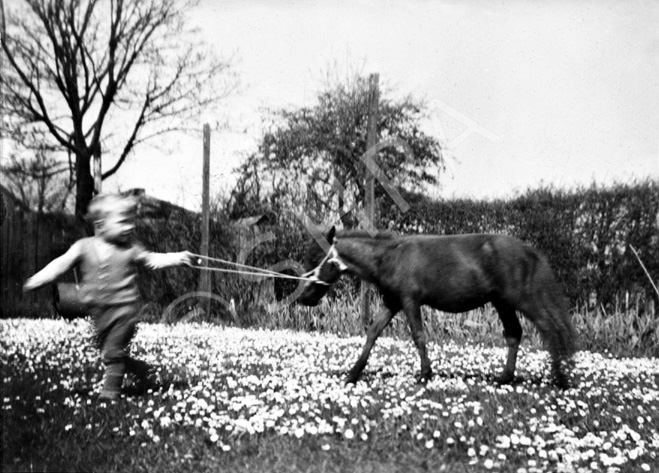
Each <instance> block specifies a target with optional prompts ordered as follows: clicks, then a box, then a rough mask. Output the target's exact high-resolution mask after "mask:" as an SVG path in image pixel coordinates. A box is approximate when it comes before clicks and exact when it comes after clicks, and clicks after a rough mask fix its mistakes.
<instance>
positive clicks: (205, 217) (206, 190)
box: [199, 124, 211, 317]
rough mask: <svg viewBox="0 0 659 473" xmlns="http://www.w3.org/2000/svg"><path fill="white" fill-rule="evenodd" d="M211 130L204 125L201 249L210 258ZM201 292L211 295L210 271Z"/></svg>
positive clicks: (208, 304) (206, 300)
mask: <svg viewBox="0 0 659 473" xmlns="http://www.w3.org/2000/svg"><path fill="white" fill-rule="evenodd" d="M210 156H211V128H210V126H209V125H208V124H205V125H204V165H203V175H202V191H201V248H200V251H199V252H200V254H201V255H202V256H208V241H209V233H210V215H209V213H210V203H209V201H210V161H211V158H210ZM203 265H204V267H207V266H208V260H207V259H206V258H204V260H203ZM199 291H200V292H204V293H207V294H210V292H211V278H210V272H209V271H201V273H200V275H199ZM202 308H203V310H204V312H205V314H206V317H208V316H209V315H210V308H211V298H210V297H206V298H204V304H203V306H202Z"/></svg>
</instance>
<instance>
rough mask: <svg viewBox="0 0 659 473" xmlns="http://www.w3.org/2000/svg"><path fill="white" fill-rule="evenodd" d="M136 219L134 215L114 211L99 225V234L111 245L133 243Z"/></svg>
mask: <svg viewBox="0 0 659 473" xmlns="http://www.w3.org/2000/svg"><path fill="white" fill-rule="evenodd" d="M134 229H135V219H134V218H133V215H132V214H131V213H128V212H123V211H121V210H113V211H110V212H108V213H107V214H106V217H105V218H104V219H103V220H100V221H99V222H98V224H97V233H98V235H99V236H100V237H102V238H103V239H105V240H106V241H109V242H111V243H115V244H120V245H125V244H128V243H130V242H131V240H132V238H133V230H134Z"/></svg>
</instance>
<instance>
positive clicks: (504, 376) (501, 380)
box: [494, 371, 515, 384]
mask: <svg viewBox="0 0 659 473" xmlns="http://www.w3.org/2000/svg"><path fill="white" fill-rule="evenodd" d="M514 379H515V374H514V373H507V372H505V371H504V372H503V373H501V374H500V375H499V376H497V377H496V378H494V381H495V382H496V383H497V384H510V383H512V382H513V380H514Z"/></svg>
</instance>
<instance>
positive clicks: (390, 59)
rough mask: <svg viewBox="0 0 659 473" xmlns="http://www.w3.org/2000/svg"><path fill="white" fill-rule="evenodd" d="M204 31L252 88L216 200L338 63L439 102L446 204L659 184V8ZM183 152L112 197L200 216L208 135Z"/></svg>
mask: <svg viewBox="0 0 659 473" xmlns="http://www.w3.org/2000/svg"><path fill="white" fill-rule="evenodd" d="M190 21H191V22H192V24H194V25H197V26H198V27H199V28H200V29H201V32H202V34H203V35H204V37H205V38H206V40H207V41H208V42H209V43H211V44H213V45H214V46H215V47H217V49H218V50H219V51H221V52H222V53H224V54H226V55H227V56H229V55H234V57H235V58H236V63H235V66H234V70H235V72H236V73H237V74H238V75H239V77H240V80H241V91H240V92H239V93H238V94H236V95H235V96H233V97H231V98H230V99H229V100H227V102H226V107H225V109H226V118H227V119H228V121H229V123H230V129H228V130H226V131H224V132H221V133H220V132H215V133H213V136H212V140H211V193H216V192H223V191H226V190H230V189H231V187H232V184H233V182H235V177H234V176H233V175H232V169H233V168H235V166H237V165H238V164H239V163H240V162H241V160H242V159H244V156H245V154H246V153H249V152H250V151H252V150H254V149H255V146H256V142H257V139H258V132H259V128H258V122H259V117H260V116H262V113H263V111H262V110H263V108H280V107H299V106H302V105H311V104H313V102H314V99H315V97H316V93H317V91H318V90H319V88H320V86H321V84H322V77H323V73H324V71H326V70H327V69H328V67H329V66H330V65H331V64H334V63H335V64H338V67H339V69H341V68H345V69H348V68H352V69H354V68H357V69H359V70H361V71H362V73H363V74H364V75H368V74H371V73H378V74H379V77H380V87H381V88H383V89H384V88H388V89H391V90H394V91H395V93H400V94H412V96H414V97H416V98H420V99H424V100H425V101H426V103H427V104H428V111H429V112H430V118H429V120H428V121H427V123H425V124H424V126H425V129H426V132H427V133H431V134H434V135H435V136H437V137H438V138H439V139H440V140H441V141H442V143H443V144H444V146H445V156H446V158H447V170H446V172H444V173H442V174H441V175H440V187H439V188H438V189H436V190H434V191H433V192H434V194H435V196H436V197H442V198H451V197H472V198H477V199H492V198H505V197H510V196H513V195H515V193H519V192H523V191H524V190H525V189H527V188H533V187H537V186H539V185H542V184H545V185H554V186H557V187H567V188H570V187H574V186H577V185H590V184H592V183H598V184H610V183H612V182H629V181H630V180H631V179H634V178H644V177H648V176H649V177H652V178H654V179H659V28H658V27H657V25H659V2H657V1H656V0H639V1H622V0H620V1H610V0H597V1H594V0H593V1H562V0H558V1H553V2H535V1H533V2H532V1H521V0H517V1H507V0H503V1H498V2H492V1H489V0H487V1H486V0H483V1H480V0H466V1H452V0H451V1H429V0H404V1H403V0H389V1H387V0H384V1H374V0H373V1H371V0H354V1H344V0H338V1H322V2H321V1H313V0H307V1H291V0H227V1H220V0H202V1H201V4H200V5H199V7H198V9H197V10H195V11H193V12H190ZM202 126H203V123H201V122H200V123H199V129H200V130H201V128H202ZM170 149H171V150H172V153H171V155H169V156H164V155H163V154H162V152H161V151H158V152H156V151H154V150H151V151H150V150H148V149H146V150H143V151H142V152H139V153H138V154H137V155H136V156H134V157H132V158H131V159H130V161H127V162H126V164H124V166H123V167H122V169H121V170H120V171H119V172H118V173H117V174H116V175H115V176H114V177H112V178H110V179H108V181H106V183H105V184H104V186H105V189H108V190H113V189H123V190H125V189H129V188H133V187H143V188H145V190H146V192H147V193H148V194H150V195H153V196H155V197H158V198H162V199H165V200H170V201H172V202H174V203H177V204H180V205H184V206H186V207H188V208H199V207H200V202H201V170H202V156H203V152H202V149H203V148H202V139H201V135H199V136H198V137H186V138H172V143H171V146H170ZM145 170H148V171H145ZM154 170H155V172H154ZM145 173H148V175H149V179H144V176H145ZM105 189H104V190H105Z"/></svg>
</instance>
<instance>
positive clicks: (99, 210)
mask: <svg viewBox="0 0 659 473" xmlns="http://www.w3.org/2000/svg"><path fill="white" fill-rule="evenodd" d="M136 211H137V201H136V200H135V199H134V198H133V197H130V196H124V195H121V194H98V195H97V196H96V197H94V198H93V199H92V201H91V203H90V204H89V209H88V211H87V219H88V221H89V222H91V223H96V222H98V221H100V220H103V219H104V218H105V217H106V216H107V215H108V214H109V213H111V212H120V213H128V214H135V212H136Z"/></svg>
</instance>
